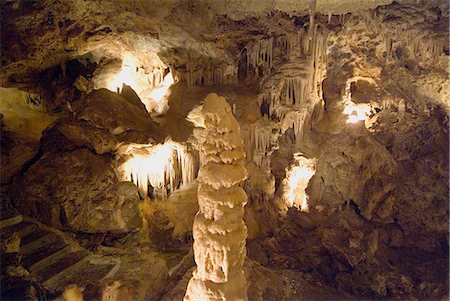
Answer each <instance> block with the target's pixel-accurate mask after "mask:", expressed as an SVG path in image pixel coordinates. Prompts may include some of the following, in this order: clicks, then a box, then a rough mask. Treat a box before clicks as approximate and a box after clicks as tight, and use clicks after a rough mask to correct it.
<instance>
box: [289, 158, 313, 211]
mask: <svg viewBox="0 0 450 301" xmlns="http://www.w3.org/2000/svg"><path fill="white" fill-rule="evenodd" d="M315 164H316V160H315V159H307V158H305V157H303V156H301V155H296V163H295V165H293V166H291V167H290V168H289V169H288V170H287V171H286V175H287V176H286V190H285V193H284V197H285V199H286V201H287V203H288V206H289V207H292V206H295V207H298V208H300V210H302V211H308V195H307V194H306V192H305V189H306V187H308V183H309V180H310V179H311V178H312V176H313V175H314V174H315V172H316V170H315Z"/></svg>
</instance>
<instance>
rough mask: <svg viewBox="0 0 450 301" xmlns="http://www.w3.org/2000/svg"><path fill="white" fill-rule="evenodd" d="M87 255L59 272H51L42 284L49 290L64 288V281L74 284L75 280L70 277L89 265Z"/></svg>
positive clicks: (84, 269)
mask: <svg viewBox="0 0 450 301" xmlns="http://www.w3.org/2000/svg"><path fill="white" fill-rule="evenodd" d="M70 255H71V254H70ZM89 257H90V256H86V257H84V258H83V259H81V260H80V261H78V262H75V263H74V264H72V265H71V266H69V267H67V268H66V269H64V270H62V271H60V272H59V273H57V274H53V275H52V276H51V277H50V278H48V279H47V280H45V281H44V282H43V283H42V286H43V287H45V288H47V289H49V290H51V291H54V292H58V291H61V290H62V289H64V287H65V284H66V283H69V284H70V283H75V284H76V282H75V281H73V280H72V279H73V277H74V275H76V274H77V273H80V272H81V273H83V272H85V271H86V267H87V266H88V265H89Z"/></svg>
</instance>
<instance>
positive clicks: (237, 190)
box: [184, 94, 247, 301]
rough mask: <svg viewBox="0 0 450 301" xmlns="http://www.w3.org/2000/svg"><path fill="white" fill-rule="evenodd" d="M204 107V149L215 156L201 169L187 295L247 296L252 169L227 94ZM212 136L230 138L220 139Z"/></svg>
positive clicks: (188, 300)
mask: <svg viewBox="0 0 450 301" xmlns="http://www.w3.org/2000/svg"><path fill="white" fill-rule="evenodd" d="M202 113H203V116H204V117H205V126H206V131H207V136H206V141H205V144H204V146H203V151H204V152H205V156H207V155H208V154H213V155H214V156H213V157H206V158H207V159H206V164H205V165H203V166H202V167H201V168H200V171H199V181H200V186H199V189H198V201H199V212H198V213H197V215H196V217H195V220H194V226H193V234H194V255H195V262H196V264H197V268H196V270H195V271H194V273H193V275H192V278H191V280H190V281H189V284H188V288H187V291H186V295H185V297H184V300H185V301H197V300H223V301H225V300H247V293H246V290H247V285H246V280H245V274H244V272H243V264H244V259H245V255H246V248H245V241H246V238H247V228H246V226H245V223H244V221H243V216H244V205H245V204H246V203H247V195H246V194H245V192H244V190H243V189H242V188H241V187H239V184H240V183H242V182H243V181H244V180H245V178H246V177H247V171H246V169H245V167H244V164H243V160H242V159H241V158H243V157H244V149H243V144H242V140H241V138H240V136H239V124H238V123H237V122H236V120H235V119H234V117H233V115H232V113H231V108H230V106H229V104H228V103H227V102H226V100H225V99H224V98H223V97H219V96H217V95H216V94H209V95H208V96H207V97H206V99H205V102H204V105H203V110H202ZM212 137H213V138H216V137H217V138H219V137H221V138H222V139H221V141H227V143H216V142H215V139H213V138H212ZM230 154H231V157H230ZM230 162H233V163H232V164H231V163H230Z"/></svg>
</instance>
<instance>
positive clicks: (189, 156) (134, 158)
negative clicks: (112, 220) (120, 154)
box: [121, 141, 198, 200]
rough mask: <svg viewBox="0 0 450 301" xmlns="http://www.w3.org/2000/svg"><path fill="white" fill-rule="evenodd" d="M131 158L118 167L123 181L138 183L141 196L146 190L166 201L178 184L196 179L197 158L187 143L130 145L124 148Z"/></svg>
mask: <svg viewBox="0 0 450 301" xmlns="http://www.w3.org/2000/svg"><path fill="white" fill-rule="evenodd" d="M124 152H125V154H129V155H130V156H131V158H130V159H129V160H127V162H125V164H124V165H123V166H122V167H121V170H122V171H123V174H124V180H128V181H132V182H133V183H134V184H135V185H136V186H138V188H139V191H140V193H141V195H142V197H143V198H145V199H147V198H148V195H149V191H150V190H153V194H154V195H155V196H156V197H157V198H158V199H162V200H165V199H167V196H168V194H169V193H170V192H173V191H175V190H176V189H178V187H179V186H181V185H183V184H187V183H190V182H192V181H193V180H195V178H196V174H197V170H198V159H197V158H196V156H195V154H194V153H191V152H190V151H189V150H188V148H187V146H184V145H181V144H178V143H175V142H172V141H167V142H166V143H164V144H160V145H131V146H129V149H127V150H126V151H124Z"/></svg>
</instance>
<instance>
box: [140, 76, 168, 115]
mask: <svg viewBox="0 0 450 301" xmlns="http://www.w3.org/2000/svg"><path fill="white" fill-rule="evenodd" d="M174 82H175V81H174V79H173V76H172V72H169V73H167V74H166V76H165V77H164V80H163V81H162V82H161V84H160V85H159V86H157V87H155V88H154V89H152V90H147V91H144V92H143V93H141V95H142V97H141V99H142V101H143V103H144V105H145V108H146V109H147V111H148V112H152V111H155V112H156V113H158V114H163V113H165V112H166V111H167V110H168V109H169V96H170V87H171V86H172V85H173V84H174Z"/></svg>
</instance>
